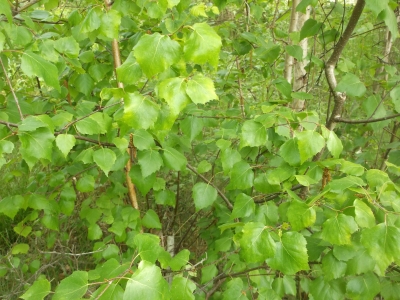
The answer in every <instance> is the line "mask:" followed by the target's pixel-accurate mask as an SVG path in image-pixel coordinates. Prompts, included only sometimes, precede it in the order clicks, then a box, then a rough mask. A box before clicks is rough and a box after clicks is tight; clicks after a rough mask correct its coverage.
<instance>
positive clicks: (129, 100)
mask: <svg viewBox="0 0 400 300" xmlns="http://www.w3.org/2000/svg"><path fill="white" fill-rule="evenodd" d="M159 110H160V108H159V107H158V105H157V104H155V103H154V102H153V101H151V100H150V99H149V97H148V96H146V97H143V96H142V95H141V94H139V93H138V92H135V93H133V94H128V96H127V97H125V104H124V115H123V118H122V121H123V122H124V123H125V124H126V125H127V126H129V127H132V128H134V129H148V128H149V127H151V126H153V125H154V123H155V121H156V120H157V118H158V112H159Z"/></svg>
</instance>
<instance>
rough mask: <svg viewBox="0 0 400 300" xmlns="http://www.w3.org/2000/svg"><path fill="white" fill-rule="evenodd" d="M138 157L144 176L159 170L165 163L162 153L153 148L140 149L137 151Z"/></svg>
mask: <svg viewBox="0 0 400 300" xmlns="http://www.w3.org/2000/svg"><path fill="white" fill-rule="evenodd" d="M137 159H138V163H139V165H140V167H141V170H142V175H143V177H147V176H149V175H151V174H153V173H154V172H157V171H158V170H160V168H161V167H162V166H163V164H164V163H163V160H162V158H161V155H160V153H158V151H155V150H152V149H150V150H143V151H139V152H138V153H137Z"/></svg>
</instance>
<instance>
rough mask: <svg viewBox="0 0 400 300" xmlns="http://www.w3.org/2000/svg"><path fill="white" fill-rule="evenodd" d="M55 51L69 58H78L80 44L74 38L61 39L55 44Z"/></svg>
mask: <svg viewBox="0 0 400 300" xmlns="http://www.w3.org/2000/svg"><path fill="white" fill-rule="evenodd" d="M54 49H56V50H57V51H58V52H60V53H63V54H65V55H66V56H68V57H69V58H77V57H78V56H79V51H80V48H79V44H78V43H77V42H76V41H75V39H74V38H73V37H72V36H68V37H64V38H60V39H58V40H56V41H55V42H54Z"/></svg>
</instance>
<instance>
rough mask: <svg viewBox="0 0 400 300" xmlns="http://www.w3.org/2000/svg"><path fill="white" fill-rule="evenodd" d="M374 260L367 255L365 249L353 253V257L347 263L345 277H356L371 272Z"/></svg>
mask: <svg viewBox="0 0 400 300" xmlns="http://www.w3.org/2000/svg"><path fill="white" fill-rule="evenodd" d="M374 267H375V260H374V259H373V258H372V257H371V256H370V255H369V254H368V252H367V250H366V249H365V248H361V249H360V250H358V251H357V252H355V253H354V257H353V258H352V259H350V260H349V261H348V262H347V270H346V274H347V275H357V274H362V273H366V272H369V271H372V270H373V269H374Z"/></svg>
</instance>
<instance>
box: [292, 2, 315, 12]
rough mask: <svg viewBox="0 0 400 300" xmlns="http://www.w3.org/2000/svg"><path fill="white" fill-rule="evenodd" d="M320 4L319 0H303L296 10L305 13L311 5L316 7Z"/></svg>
mask: <svg viewBox="0 0 400 300" xmlns="http://www.w3.org/2000/svg"><path fill="white" fill-rule="evenodd" d="M317 4H318V0H302V1H301V2H300V3H299V4H298V5H297V6H296V11H299V12H302V13H303V14H305V13H306V9H307V7H308V6H309V5H311V6H312V7H315V6H316V5H317Z"/></svg>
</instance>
